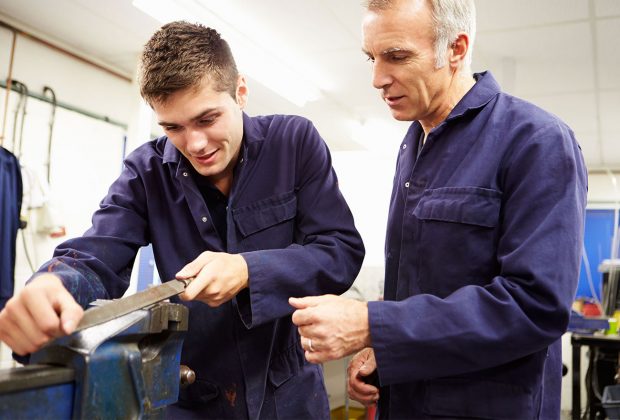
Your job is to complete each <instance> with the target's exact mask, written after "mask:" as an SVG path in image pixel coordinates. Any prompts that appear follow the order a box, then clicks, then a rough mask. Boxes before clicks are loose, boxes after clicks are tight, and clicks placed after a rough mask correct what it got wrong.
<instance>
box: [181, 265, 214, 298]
mask: <svg viewBox="0 0 620 420" xmlns="http://www.w3.org/2000/svg"><path fill="white" fill-rule="evenodd" d="M212 279H213V278H212V276H211V274H210V273H208V272H207V270H202V271H201V272H200V273H199V274H198V275H197V276H196V277H195V278H194V279H193V280H192V281H190V282H189V284H188V285H187V287H186V288H185V291H184V292H183V293H181V294H180V295H179V297H180V298H181V299H183V300H194V299H196V297H197V296H198V295H199V294H200V293H201V292H203V291H204V290H205V289H206V288H207V287H208V286H209V283H211V281H212Z"/></svg>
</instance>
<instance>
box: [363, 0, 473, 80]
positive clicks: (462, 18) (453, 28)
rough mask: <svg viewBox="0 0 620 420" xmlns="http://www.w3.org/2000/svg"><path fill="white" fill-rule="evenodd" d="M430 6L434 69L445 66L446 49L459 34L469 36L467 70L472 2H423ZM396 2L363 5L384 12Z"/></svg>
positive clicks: (468, 57) (377, 0)
mask: <svg viewBox="0 0 620 420" xmlns="http://www.w3.org/2000/svg"><path fill="white" fill-rule="evenodd" d="M425 1H427V2H428V3H429V4H430V7H431V11H432V12H431V13H432V18H433V23H434V29H435V44H434V46H435V67H436V68H441V67H443V66H445V65H446V63H447V57H446V48H448V47H450V45H451V44H452V43H453V42H454V40H455V39H456V36H457V35H458V33H459V32H465V33H466V34H467V35H468V36H469V48H468V51H467V55H466V56H465V63H464V64H465V67H466V68H467V69H469V67H470V65H471V56H472V52H473V50H474V48H473V47H474V38H475V37H476V6H475V5H474V1H473V0H425ZM395 3H398V1H397V0H366V1H364V2H363V5H364V6H365V7H366V8H367V9H369V10H373V9H375V10H386V9H390V8H392V7H393V6H395Z"/></svg>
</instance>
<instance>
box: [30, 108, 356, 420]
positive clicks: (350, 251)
mask: <svg viewBox="0 0 620 420" xmlns="http://www.w3.org/2000/svg"><path fill="white" fill-rule="evenodd" d="M243 125H244V127H243V128H244V135H243V141H242V151H241V153H240V159H239V161H238V162H237V166H236V169H235V176H234V180H233V186H232V189H231V193H230V195H229V197H228V202H227V207H225V216H224V217H225V220H226V229H225V230H224V229H220V230H221V231H222V232H225V234H226V238H222V237H221V234H220V233H218V227H221V226H215V225H214V217H213V216H216V215H211V214H210V211H209V210H210V208H212V206H207V205H206V204H205V200H204V199H203V195H202V193H201V191H200V190H199V187H198V185H197V183H196V182H195V180H194V178H195V177H194V176H192V170H193V169H192V168H191V165H190V164H189V163H188V161H187V160H186V159H185V158H184V157H183V156H182V155H181V154H180V153H179V151H178V150H177V149H176V148H175V147H174V146H173V145H172V143H170V142H169V141H168V140H167V138H166V137H165V136H164V137H161V138H158V139H156V140H154V141H151V142H149V143H146V144H145V145H143V146H141V147H139V148H138V149H137V150H136V151H134V152H133V153H131V154H130V155H129V156H128V158H127V159H126V161H125V168H124V170H123V172H122V174H121V176H120V177H119V178H118V180H116V181H115V182H114V183H113V185H112V186H111V188H110V190H109V193H108V195H107V196H106V197H105V198H104V199H103V201H102V202H101V205H100V209H99V210H98V211H97V212H96V213H95V214H94V216H93V226H92V227H91V228H90V229H89V230H88V231H87V232H86V233H85V235H84V236H83V237H80V238H76V239H71V240H69V241H66V242H65V243H63V244H61V245H60V246H59V247H58V248H57V249H56V251H55V254H54V258H53V259H52V260H51V261H50V262H48V263H46V264H45V265H44V266H43V267H42V268H41V270H40V272H45V271H52V272H54V273H56V274H57V275H59V276H60V277H61V279H62V281H63V284H64V285H65V286H66V287H67V289H68V290H69V291H70V292H71V293H72V295H73V296H74V297H75V298H76V299H77V301H78V302H79V303H80V304H81V305H82V306H84V307H86V306H87V305H88V303H89V302H91V301H93V300H94V299H97V298H118V297H120V296H122V294H123V293H124V292H125V290H126V289H127V287H128V285H129V276H130V272H131V268H132V265H133V262H134V259H135V256H136V253H137V251H138V249H139V248H140V247H141V246H144V245H146V244H148V243H152V244H153V252H154V256H155V261H156V264H157V269H158V272H159V275H160V277H161V278H162V279H163V280H169V279H172V278H174V276H175V273H176V272H177V271H178V270H180V269H181V268H182V267H183V266H184V265H185V264H187V263H189V262H190V261H192V260H194V259H195V258H196V257H197V256H198V255H199V254H200V253H202V252H203V251H206V250H210V251H225V252H229V253H240V254H242V255H243V257H244V258H245V260H246V261H247V264H248V270H249V288H247V289H244V290H243V291H241V292H240V293H239V294H238V295H237V296H236V298H234V299H233V300H232V301H230V302H228V303H226V304H224V305H221V306H220V307H217V308H211V307H209V306H208V305H206V304H204V303H201V302H189V303H186V304H187V305H188V306H189V308H190V315H189V316H190V318H189V331H188V333H187V335H186V338H185V341H184V346H183V351H182V355H181V363H183V364H185V365H188V366H189V367H190V368H192V369H193V370H194V371H195V372H196V378H197V380H196V382H195V383H194V384H193V385H190V386H189V387H187V388H184V389H182V391H181V395H180V396H179V403H178V404H176V405H174V406H171V407H169V409H168V415H169V416H170V417H174V418H179V417H195V418H268V419H275V418H328V417H329V411H328V410H329V407H328V401H327V394H326V391H325V386H324V384H323V375H322V371H321V368H320V367H319V366H317V365H311V364H309V363H308V362H306V360H305V358H304V351H303V349H302V348H301V346H300V341H299V335H298V333H297V329H296V328H295V327H294V325H293V324H292V322H291V319H290V315H291V313H292V310H293V308H292V307H291V306H289V304H288V302H287V300H288V298H289V297H290V296H297V297H300V296H307V295H320V294H324V293H335V294H340V293H343V292H344V291H346V290H347V289H348V288H349V287H350V285H351V284H352V282H353V280H354V279H355V277H356V275H357V273H358V271H359V269H360V266H361V263H362V260H363V256H364V247H363V244H362V240H361V238H360V236H359V234H358V232H357V230H356V229H355V226H354V223H353V217H352V214H351V212H350V210H349V208H348V206H347V204H346V203H345V200H344V198H343V196H342V194H341V192H340V190H339V187H338V180H337V178H336V175H335V172H334V170H333V169H332V165H331V158H330V155H329V151H328V149H327V146H326V145H325V143H324V142H323V140H322V139H321V137H320V136H319V134H318V132H317V131H316V129H315V128H314V127H313V125H312V124H311V123H310V122H309V121H307V120H305V119H303V118H301V117H294V116H282V115H276V116H263V117H249V116H247V115H246V114H244V115H243ZM207 196H208V195H207ZM209 204H212V203H209ZM220 217H221V215H220ZM215 220H217V217H215ZM224 239H225V240H224Z"/></svg>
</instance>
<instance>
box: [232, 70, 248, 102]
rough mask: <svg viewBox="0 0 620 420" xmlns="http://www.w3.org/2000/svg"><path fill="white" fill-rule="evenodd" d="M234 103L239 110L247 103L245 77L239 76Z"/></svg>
mask: <svg viewBox="0 0 620 420" xmlns="http://www.w3.org/2000/svg"><path fill="white" fill-rule="evenodd" d="M235 94H236V95H235V96H236V98H235V99H236V101H237V103H238V104H239V107H240V108H241V109H244V108H245V105H246V104H247V103H248V85H247V84H246V83H245V77H243V76H242V75H239V78H238V79H237V90H236V92H235Z"/></svg>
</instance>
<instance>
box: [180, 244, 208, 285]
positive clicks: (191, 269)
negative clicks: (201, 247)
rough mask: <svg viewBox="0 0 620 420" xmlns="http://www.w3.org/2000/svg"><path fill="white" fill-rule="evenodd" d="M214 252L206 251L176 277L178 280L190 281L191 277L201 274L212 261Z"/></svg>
mask: <svg viewBox="0 0 620 420" xmlns="http://www.w3.org/2000/svg"><path fill="white" fill-rule="evenodd" d="M212 254H213V252H210V251H205V252H203V253H202V254H200V255H199V256H198V257H197V258H196V259H195V260H194V261H192V262H190V263H189V264H187V265H185V267H183V268H182V269H181V270H179V272H178V273H177V274H176V275H175V277H176V278H177V279H181V280H184V279H188V278H190V277H195V276H196V275H198V273H200V271H201V270H202V268H203V267H204V266H205V265H206V264H207V263H208V262H209V261H210V260H211V258H212Z"/></svg>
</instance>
